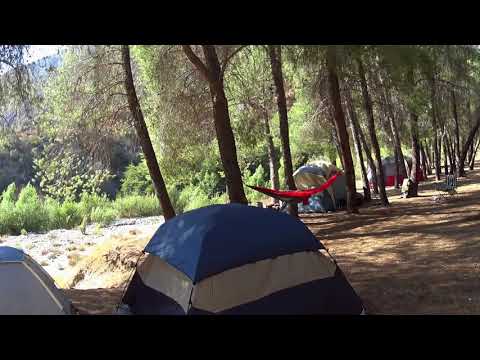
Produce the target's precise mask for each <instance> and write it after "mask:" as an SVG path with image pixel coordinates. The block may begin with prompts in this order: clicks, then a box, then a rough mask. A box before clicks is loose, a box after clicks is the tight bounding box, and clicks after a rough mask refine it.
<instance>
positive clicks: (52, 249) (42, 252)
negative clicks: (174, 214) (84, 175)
mask: <svg viewBox="0 0 480 360" xmlns="http://www.w3.org/2000/svg"><path fill="white" fill-rule="evenodd" d="M163 221H164V220H163V217H161V216H153V217H146V218H134V219H120V220H117V221H115V222H113V223H112V224H110V225H109V226H107V227H103V228H102V227H98V226H97V225H89V226H87V228H86V231H85V234H82V233H81V231H80V230H78V229H71V230H65V229H58V230H52V231H49V232H47V233H44V234H34V233H29V234H26V235H19V236H3V237H0V246H12V247H15V248H18V249H21V250H23V251H24V252H25V253H27V254H28V255H30V256H31V257H32V258H33V259H35V260H36V261H37V262H38V263H39V264H40V265H41V266H42V267H43V268H44V269H45V270H46V271H47V272H48V273H49V274H50V275H51V276H52V277H53V278H54V279H56V280H57V279H60V278H62V275H63V274H66V273H67V272H68V271H69V270H70V269H71V268H72V267H73V266H75V265H76V263H77V262H78V261H79V260H80V259H81V258H83V257H85V256H88V255H89V254H90V252H91V250H92V247H93V246H95V245H97V244H100V243H102V242H103V241H105V240H107V239H109V238H111V237H112V236H115V235H122V234H124V233H128V232H131V231H138V232H142V233H153V232H154V231H155V230H156V229H157V228H158V227H159V226H160V225H161V224H162V223H163Z"/></svg>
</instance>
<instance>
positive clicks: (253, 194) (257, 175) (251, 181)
mask: <svg viewBox="0 0 480 360" xmlns="http://www.w3.org/2000/svg"><path fill="white" fill-rule="evenodd" d="M244 174H245V176H244V178H245V184H248V185H255V186H261V187H269V186H270V184H269V181H268V180H265V177H266V175H265V170H264V169H263V166H262V165H259V166H258V167H257V168H256V170H255V172H254V173H253V174H251V172H250V171H249V170H246V171H245V172H244ZM244 189H245V195H246V196H247V199H248V201H249V202H250V203H254V202H256V201H260V200H262V199H264V198H265V195H264V194H262V193H260V192H258V191H256V190H253V189H251V188H249V187H248V186H245V187H244Z"/></svg>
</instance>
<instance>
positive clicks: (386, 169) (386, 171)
mask: <svg viewBox="0 0 480 360" xmlns="http://www.w3.org/2000/svg"><path fill="white" fill-rule="evenodd" d="M404 157H405V162H406V164H405V167H407V169H408V168H410V167H411V166H412V158H410V157H408V156H404ZM382 167H383V178H384V181H385V186H395V176H396V174H397V166H396V163H395V157H393V156H388V157H386V158H384V159H382ZM407 177H408V176H407V174H406V173H405V172H402V173H400V174H399V175H398V184H399V185H401V184H402V182H403V180H404V179H405V178H407ZM367 178H368V182H369V183H370V186H373V184H374V182H375V179H373V173H372V169H371V168H370V167H369V168H368V172H367ZM424 180H425V178H424V176H423V172H422V170H421V169H420V168H419V169H418V171H417V181H418V182H420V181H424Z"/></svg>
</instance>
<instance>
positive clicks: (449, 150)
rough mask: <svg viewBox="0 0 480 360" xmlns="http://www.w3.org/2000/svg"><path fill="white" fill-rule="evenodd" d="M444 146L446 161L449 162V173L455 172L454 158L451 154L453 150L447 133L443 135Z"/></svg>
mask: <svg viewBox="0 0 480 360" xmlns="http://www.w3.org/2000/svg"><path fill="white" fill-rule="evenodd" d="M445 147H446V148H447V155H448V162H449V164H450V171H449V174H453V173H455V172H456V169H455V159H454V155H453V154H454V151H453V147H452V143H451V141H450V136H449V135H448V133H447V134H446V135H445Z"/></svg>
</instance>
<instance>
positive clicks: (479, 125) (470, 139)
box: [458, 109, 480, 168]
mask: <svg viewBox="0 0 480 360" xmlns="http://www.w3.org/2000/svg"><path fill="white" fill-rule="evenodd" d="M479 111H480V109H479V110H477V111H476V113H475V116H476V117H477V120H476V121H475V125H474V126H473V128H472V129H471V130H470V133H469V134H468V137H467V141H466V142H465V144H464V146H463V150H462V152H461V155H460V161H459V164H458V166H460V167H462V168H463V167H464V164H465V158H466V157H467V151H468V148H469V146H470V144H471V143H472V142H473V140H474V139H475V136H476V135H477V132H478V129H479V128H480V113H479ZM474 158H475V157H474Z"/></svg>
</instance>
